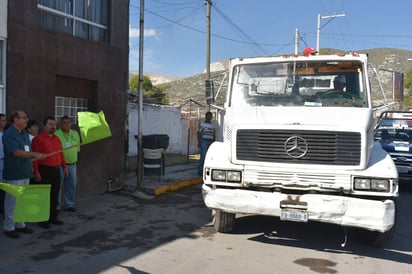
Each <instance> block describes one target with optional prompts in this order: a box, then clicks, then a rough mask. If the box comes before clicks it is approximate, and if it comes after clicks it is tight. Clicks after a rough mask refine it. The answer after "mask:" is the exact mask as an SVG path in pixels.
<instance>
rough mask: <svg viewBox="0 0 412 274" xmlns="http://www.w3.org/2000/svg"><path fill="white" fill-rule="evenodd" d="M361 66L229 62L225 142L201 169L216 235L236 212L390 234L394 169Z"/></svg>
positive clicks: (357, 60)
mask: <svg viewBox="0 0 412 274" xmlns="http://www.w3.org/2000/svg"><path fill="white" fill-rule="evenodd" d="M367 66H368V64H367V55H365V54H355V53H351V54H336V55H311V56H297V55H291V56H278V57H275V56H271V57H252V58H235V59H231V60H230V69H229V83H228V90H227V95H226V102H225V105H224V108H223V109H222V115H224V118H223V125H222V127H223V129H222V130H223V141H222V142H214V143H213V144H212V145H211V146H210V148H209V150H208V152H207V154H206V158H205V164H204V169H203V181H204V184H203V186H202V192H203V199H204V202H205V204H206V206H207V207H208V208H210V209H212V210H213V221H214V226H215V228H216V230H217V231H219V232H224V233H228V232H231V231H232V230H233V229H234V226H235V219H236V214H240V213H241V214H260V215H269V216H275V217H278V218H280V220H285V221H297V222H311V221H317V222H324V223H332V224H337V225H341V226H343V227H345V228H346V227H349V228H353V230H354V231H355V232H356V235H359V236H360V239H362V240H364V241H366V242H368V243H372V244H383V243H385V242H386V241H388V240H389V239H390V238H391V237H392V235H393V233H394V229H395V223H396V210H397V209H396V198H397V197H398V174H397V170H396V167H395V165H394V163H393V161H392V159H391V157H390V156H389V155H388V154H387V153H386V152H385V151H384V150H383V149H382V147H381V145H380V144H379V143H378V142H374V126H375V125H374V119H373V113H372V99H371V87H370V81H369V79H368V68H367ZM338 82H340V83H338ZM342 86H343V87H342ZM345 231H346V229H345ZM345 236H346V234H345ZM345 239H346V238H345Z"/></svg>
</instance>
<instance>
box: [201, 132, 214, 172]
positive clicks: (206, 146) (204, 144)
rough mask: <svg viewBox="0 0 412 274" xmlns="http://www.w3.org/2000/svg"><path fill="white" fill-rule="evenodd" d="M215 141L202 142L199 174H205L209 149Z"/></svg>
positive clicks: (204, 140)
mask: <svg viewBox="0 0 412 274" xmlns="http://www.w3.org/2000/svg"><path fill="white" fill-rule="evenodd" d="M213 142H214V141H213V140H208V139H201V140H200V163H199V174H202V172H203V166H204V164H205V157H206V152H207V150H208V149H209V147H210V145H211V144H212V143H213Z"/></svg>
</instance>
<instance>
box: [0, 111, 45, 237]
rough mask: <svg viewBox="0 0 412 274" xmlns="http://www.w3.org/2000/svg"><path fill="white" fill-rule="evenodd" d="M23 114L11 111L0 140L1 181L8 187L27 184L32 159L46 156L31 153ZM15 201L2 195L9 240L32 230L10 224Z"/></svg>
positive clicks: (11, 196) (9, 195)
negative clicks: (0, 146)
mask: <svg viewBox="0 0 412 274" xmlns="http://www.w3.org/2000/svg"><path fill="white" fill-rule="evenodd" d="M28 121H29V119H28V118H27V115H26V113H24V112H23V111H21V110H20V111H14V112H13V113H12V114H11V116H10V121H9V122H10V127H9V128H8V129H7V130H6V131H5V132H4V134H3V137H2V140H3V147H4V171H3V179H4V180H5V182H6V183H8V184H11V185H28V184H29V181H30V178H32V177H33V165H32V159H35V160H42V159H44V158H45V157H46V155H45V154H43V153H37V152H32V150H31V146H30V140H29V135H28V134H27V131H26V130H25V128H26V126H27V122H28ZM15 205H16V198H15V197H14V196H13V195H11V194H9V193H6V195H5V199H4V220H3V229H4V234H5V235H7V236H8V237H10V238H13V239H18V238H20V234H19V233H24V234H31V233H33V230H32V229H30V228H28V227H27V226H26V225H25V223H20V222H14V207H15Z"/></svg>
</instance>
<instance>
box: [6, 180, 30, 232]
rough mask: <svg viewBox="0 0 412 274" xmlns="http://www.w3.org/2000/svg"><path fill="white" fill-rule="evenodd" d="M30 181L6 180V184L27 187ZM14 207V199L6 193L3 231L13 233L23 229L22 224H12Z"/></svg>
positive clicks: (23, 225)
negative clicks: (16, 229) (17, 229)
mask: <svg viewBox="0 0 412 274" xmlns="http://www.w3.org/2000/svg"><path fill="white" fill-rule="evenodd" d="M29 182H30V179H28V178H27V179H21V180H6V183H8V184H11V185H16V186H21V185H28V184H29ZM15 206H16V198H15V197H14V196H13V195H11V194H10V193H8V192H6V195H5V197H4V220H3V229H4V231H13V230H14V229H15V228H23V227H25V226H26V225H25V224H24V223H15V222H14V207H15Z"/></svg>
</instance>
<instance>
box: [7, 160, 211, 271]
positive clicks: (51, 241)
mask: <svg viewBox="0 0 412 274" xmlns="http://www.w3.org/2000/svg"><path fill="white" fill-rule="evenodd" d="M197 167H198V164H197V163H189V164H183V165H176V166H169V167H166V170H165V174H164V175H162V176H145V177H144V180H143V182H142V185H141V190H142V193H145V195H147V197H143V198H142V197H141V196H138V195H135V194H136V192H133V191H134V190H135V189H136V184H137V178H136V176H135V174H129V176H127V177H126V178H125V179H124V180H123V182H120V186H121V187H120V188H119V189H118V190H113V191H110V192H106V193H104V194H103V195H98V196H95V197H88V198H82V199H78V200H77V202H76V207H77V209H78V210H77V212H66V211H62V212H61V213H60V214H59V218H60V219H61V220H62V221H64V225H52V226H51V228H50V229H43V228H41V227H39V226H38V225H37V224H36V223H28V224H27V225H28V227H30V228H32V229H34V231H35V232H34V233H33V234H29V235H26V234H21V238H20V239H10V238H8V237H7V236H6V235H4V234H3V233H1V235H0V254H1V255H0V273H50V272H59V273H74V272H78V273H98V272H100V270H102V269H104V268H105V267H107V266H109V265H113V264H114V263H113V260H117V258H125V259H127V258H129V256H130V250H133V253H134V254H136V253H137V254H139V253H140V252H144V250H147V248H152V247H155V246H157V245H159V244H161V243H163V242H164V241H165V239H168V237H170V238H176V237H180V236H181V235H180V234H179V233H182V231H180V228H176V229H175V230H173V231H172V230H170V229H167V230H166V231H163V230H162V229H160V228H159V222H168V223H170V224H168V225H166V227H168V228H170V227H172V226H174V225H175V224H174V222H175V221H178V222H182V223H184V222H186V220H187V218H189V217H187V216H186V217H185V215H184V214H186V213H187V212H188V210H192V209H193V208H196V207H194V206H193V205H191V203H195V204H196V205H197V204H199V202H200V200H201V195H200V185H198V186H196V187H195V188H187V189H185V190H183V189H182V188H185V187H187V186H192V185H196V184H200V183H201V182H202V179H201V177H199V176H198V175H197ZM180 189H182V190H181V191H179V192H176V193H172V194H171V195H161V194H164V193H166V192H173V191H176V190H180ZM184 193H185V194H184ZM159 195H160V196H159ZM155 196H159V197H158V198H155ZM183 197H186V198H183ZM146 198H147V199H146ZM152 198H153V199H152ZM185 204H187V205H186V207H187V210H184V214H182V207H184V206H185ZM204 210H205V212H208V211H207V209H206V208H205V209H204ZM172 212H174V213H172ZM171 214H173V216H172V215H171ZM206 214H207V213H206ZM166 220H167V221H166ZM0 223H1V222H0ZM1 225H2V224H1ZM179 231H180V232H179ZM183 232H184V231H183ZM176 233H177V234H176ZM169 234H170V235H169ZM168 235H169V236H168ZM182 235H183V234H182ZM165 237H166V238H165ZM108 258H110V259H108ZM139 273H140V272H139Z"/></svg>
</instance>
